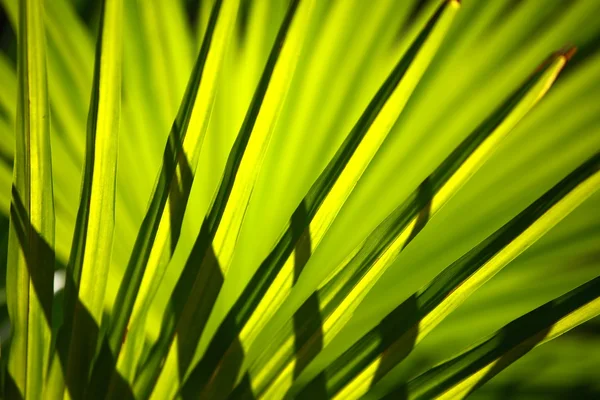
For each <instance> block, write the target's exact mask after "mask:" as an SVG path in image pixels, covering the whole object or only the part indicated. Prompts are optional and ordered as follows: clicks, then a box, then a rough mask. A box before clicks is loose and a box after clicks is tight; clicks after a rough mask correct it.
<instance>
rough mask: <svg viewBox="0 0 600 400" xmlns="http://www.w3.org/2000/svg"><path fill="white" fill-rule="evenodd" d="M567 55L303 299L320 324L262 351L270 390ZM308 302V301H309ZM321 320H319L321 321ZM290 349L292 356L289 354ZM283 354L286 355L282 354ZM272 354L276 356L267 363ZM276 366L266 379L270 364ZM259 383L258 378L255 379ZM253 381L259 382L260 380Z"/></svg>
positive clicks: (334, 326) (337, 324) (350, 307)
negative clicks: (312, 307) (311, 305)
mask: <svg viewBox="0 0 600 400" xmlns="http://www.w3.org/2000/svg"><path fill="white" fill-rule="evenodd" d="M565 61H566V56H564V55H560V56H554V57H552V58H551V59H550V60H549V61H548V62H546V63H545V65H543V66H542V67H541V68H540V69H539V70H538V71H537V72H536V73H535V74H533V75H532V76H531V77H530V79H528V80H527V81H526V82H525V83H524V84H523V85H522V86H521V88H519V89H518V90H517V91H516V92H515V93H514V94H513V95H512V96H511V97H510V98H508V99H507V100H506V101H505V102H504V104H502V105H501V106H500V107H499V108H498V110H497V111H496V112H495V113H494V114H492V115H491V116H490V117H489V118H488V119H487V120H486V121H484V122H483V123H482V125H481V126H480V127H479V128H478V129H476V130H475V131H474V132H473V133H472V134H471V135H470V136H469V137H467V139H465V140H464V141H463V143H462V144H460V145H459V146H458V147H457V148H456V149H455V150H454V151H453V152H452V153H451V154H450V155H449V156H448V158H447V159H446V160H445V161H444V162H443V163H442V164H441V165H440V166H439V167H438V168H437V169H436V170H435V171H434V172H433V173H432V174H431V175H430V176H429V177H428V178H427V179H425V181H424V182H423V183H422V184H421V186H420V187H419V188H418V189H417V190H416V191H415V192H414V193H413V194H412V195H411V196H409V199H407V200H406V201H405V202H404V203H403V204H402V205H400V206H399V207H398V208H397V209H396V210H394V212H393V213H392V214H391V215H390V216H389V217H388V218H387V219H386V220H385V221H384V222H383V223H382V224H381V225H380V226H379V227H378V228H376V230H375V231H374V232H373V233H372V235H371V236H370V237H369V238H367V239H366V241H365V242H363V243H362V244H361V245H360V246H359V247H358V248H357V249H356V250H355V251H354V252H352V253H351V254H350V255H349V256H348V257H347V259H346V260H345V261H344V262H343V263H342V265H340V266H338V268H337V269H336V271H334V274H333V277H331V278H330V279H329V280H328V282H327V283H326V284H324V285H322V286H321V287H320V289H319V290H318V291H317V292H316V293H315V295H314V296H316V299H318V300H317V301H318V312H313V315H306V314H305V313H304V314H303V309H306V307H307V306H306V303H305V305H303V308H300V309H299V310H298V312H297V314H296V317H297V318H302V321H303V323H305V324H307V323H308V322H307V320H311V319H312V320H314V321H313V324H316V325H315V326H318V329H316V330H314V331H310V330H309V331H308V332H305V338H304V340H303V342H302V343H298V339H297V338H296V339H294V337H293V336H291V335H288V337H287V338H286V339H285V341H281V342H279V341H275V342H274V346H273V347H272V350H271V349H269V350H267V351H265V352H264V356H263V360H264V361H259V363H258V367H257V371H260V375H259V377H260V379H262V380H265V376H267V378H266V380H267V381H269V380H271V388H270V390H271V391H272V392H277V391H281V390H282V389H281V386H280V382H282V381H285V380H289V377H288V376H289V375H290V374H291V371H292V370H297V368H298V367H297V366H296V367H293V365H294V364H296V363H300V364H304V365H305V364H306V363H307V360H308V359H310V358H311V357H310V356H309V355H310V354H316V352H318V351H319V347H325V346H327V345H328V344H329V343H330V342H331V341H332V339H333V338H334V337H335V336H336V335H337V333H338V332H339V331H340V330H341V329H342V328H343V327H344V326H345V325H346V323H347V322H348V321H349V320H350V318H351V317H352V315H353V313H354V310H355V309H356V307H358V305H359V304H360V302H361V301H362V299H363V298H364V297H365V295H366V294H367V293H368V291H369V290H370V288H371V287H373V285H374V284H375V283H376V282H377V280H378V279H379V277H380V276H381V275H382V274H383V272H385V270H386V269H387V267H388V266H389V265H391V263H392V262H393V261H394V260H395V259H396V258H397V256H398V254H399V253H400V252H401V251H402V249H403V248H405V247H406V246H407V245H408V244H409V243H410V241H411V240H412V239H413V238H414V237H415V236H416V235H417V234H418V233H419V231H420V230H421V229H423V227H424V226H425V224H426V223H427V221H428V220H429V219H430V218H432V217H433V216H434V215H435V214H436V213H437V212H438V210H439V209H440V208H441V207H443V205H444V204H445V203H446V202H447V201H448V200H449V199H450V198H451V197H452V196H453V195H454V194H455V193H456V192H457V191H458V190H459V189H460V188H461V187H462V185H463V184H464V183H465V182H466V181H467V180H468V179H469V178H470V177H471V176H472V175H473V173H474V172H475V171H476V170H477V169H478V168H479V166H481V164H482V163H483V162H484V161H485V160H486V159H487V158H488V157H489V155H490V154H491V153H492V152H493V151H494V150H495V148H496V147H497V146H498V144H499V143H500V141H501V140H502V139H503V138H504V137H505V136H506V135H507V134H508V133H509V132H510V131H511V130H512V128H513V127H514V126H515V125H516V124H517V123H518V122H519V121H520V120H521V119H522V118H523V116H524V115H526V114H527V112H528V111H529V110H530V109H531V108H532V107H533V106H534V105H535V104H536V103H537V101H538V100H539V99H540V97H541V96H543V95H544V94H545V93H546V91H547V90H548V88H549V87H550V85H551V84H552V83H553V82H554V80H555V79H556V76H557V74H558V72H559V71H560V70H561V69H562V67H563V66H564V64H565ZM308 301H310V300H308ZM321 321H322V322H321ZM294 350H295V352H296V356H295V357H294V356H293V353H294ZM286 353H287V354H286ZM273 356H276V357H277V358H278V359H280V360H281V361H279V362H278V363H275V364H274V363H273V362H272V361H270V362H267V361H266V360H268V359H269V358H271V357H273ZM265 365H269V366H270V367H271V366H272V369H273V370H274V371H277V372H276V374H277V375H275V377H273V376H272V377H270V378H268V375H265V374H266V373H268V372H269V371H268V369H266V368H264V366H265ZM255 379H256V380H257V382H260V380H259V379H258V378H255ZM257 385H258V386H259V387H260V385H261V384H258V383H257Z"/></svg>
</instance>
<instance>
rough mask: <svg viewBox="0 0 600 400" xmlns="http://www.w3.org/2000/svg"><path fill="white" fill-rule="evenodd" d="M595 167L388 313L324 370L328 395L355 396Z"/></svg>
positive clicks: (595, 175) (571, 205) (597, 178)
mask: <svg viewBox="0 0 600 400" xmlns="http://www.w3.org/2000/svg"><path fill="white" fill-rule="evenodd" d="M599 167H600V155H596V156H594V157H592V158H591V159H590V160H588V161H587V162H586V163H584V164H583V165H582V166H581V167H579V168H578V169H576V170H575V171H573V172H572V173H571V174H569V175H568V176H567V177H566V178H564V179H563V180H562V181H561V182H559V183H558V184H557V185H555V186H554V187H553V188H552V189H550V190H549V191H548V192H546V194H544V196H542V197H541V198H539V199H538V200H537V201H536V202H534V203H533V204H532V205H530V206H529V207H528V208H527V209H525V210H523V211H522V212H521V213H520V214H519V215H517V216H516V217H515V218H513V219H512V220H511V221H509V222H508V223H507V224H505V225H504V226H503V227H502V228H500V229H499V230H498V231H496V232H495V233H494V234H492V235H491V236H489V237H488V238H487V239H486V240H485V241H483V242H482V243H480V244H479V245H478V246H476V247H475V248H474V249H472V250H471V251H469V252H468V253H467V254H465V255H464V256H463V257H461V258H460V259H459V260H457V261H456V262H454V263H453V264H452V265H450V266H449V267H448V268H446V269H445V270H444V271H443V272H441V273H440V274H439V275H438V276H437V277H436V278H434V280H433V281H432V282H431V283H430V284H429V285H428V286H427V287H426V288H424V289H422V290H421V291H419V292H418V293H416V294H415V295H413V296H411V297H410V298H409V299H407V300H406V301H405V302H403V303H402V304H401V305H399V306H398V307H397V308H396V309H395V310H394V311H392V312H391V313H390V314H388V316H387V317H386V318H385V319H384V320H383V321H382V322H381V323H380V324H379V325H378V326H377V327H376V328H374V329H373V330H371V331H370V332H369V333H367V334H366V335H365V336H363V337H362V338H361V339H360V340H359V341H358V342H357V343H356V344H354V345H353V346H352V347H351V348H350V349H348V350H347V351H346V352H345V353H344V355H342V356H341V357H340V358H339V359H338V360H336V361H335V362H334V363H333V364H332V365H331V366H329V367H328V368H327V369H326V370H325V371H324V375H325V376H326V377H327V379H328V387H327V392H328V393H329V395H333V394H336V393H337V394H336V396H337V398H340V399H341V398H347V397H348V396H351V397H356V396H360V395H362V394H364V393H365V392H366V391H367V390H368V389H369V387H370V386H372V385H373V384H375V383H376V382H377V381H379V380H380V379H382V378H383V376H384V375H385V374H386V373H388V372H389V371H390V370H391V369H392V368H393V367H394V366H395V365H397V364H398V363H399V362H401V361H402V360H403V359H404V358H405V357H406V356H407V355H408V354H409V353H410V351H411V350H412V348H413V347H414V346H415V345H417V344H418V343H419V342H420V341H421V340H422V339H423V337H425V336H426V335H427V334H428V333H429V332H431V330H432V329H433V328H435V326H437V325H438V324H439V323H440V322H441V320H443V319H444V318H445V317H446V316H447V315H448V314H450V313H451V312H452V311H454V310H455V309H456V308H457V307H459V306H460V304H462V302H464V300H465V299H466V298H467V297H468V296H470V295H471V294H472V293H473V292H474V291H475V290H477V289H478V288H479V287H481V285H483V284H484V283H485V282H486V281H487V280H489V279H491V278H492V277H493V276H494V275H495V274H496V273H497V272H498V271H500V270H501V269H502V268H503V267H504V266H505V265H507V264H508V263H509V262H510V261H512V260H513V259H514V258H515V257H517V256H518V255H519V254H520V253H521V252H523V251H524V250H525V249H527V248H528V247H529V246H531V245H532V244H533V243H534V242H535V241H536V240H538V239H539V238H540V237H541V236H543V235H544V234H545V233H546V232H548V231H549V230H550V229H551V228H552V227H553V226H555V225H556V224H557V223H558V222H559V221H560V220H562V219H563V218H564V217H565V216H566V215H568V214H569V213H570V212H571V211H572V210H573V209H575V208H576V207H577V206H578V205H579V204H581V202H583V201H584V200H585V199H586V198H588V197H589V196H590V195H591V194H592V193H594V192H595V191H596V190H598V189H599V188H600V185H599V183H600V173H599V172H598V169H599ZM315 381H316V380H315ZM312 387H314V386H311V385H310V384H309V385H308V386H307V387H306V389H305V390H307V391H310V390H311V388H312ZM338 391H339V392H338Z"/></svg>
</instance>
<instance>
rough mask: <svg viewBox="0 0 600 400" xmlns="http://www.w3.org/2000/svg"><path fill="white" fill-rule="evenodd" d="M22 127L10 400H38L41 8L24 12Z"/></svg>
mask: <svg viewBox="0 0 600 400" xmlns="http://www.w3.org/2000/svg"><path fill="white" fill-rule="evenodd" d="M18 15H19V30H18V46H17V47H18V49H17V70H18V71H17V80H18V92H17V93H18V94H17V97H18V99H17V120H16V135H15V136H16V151H15V160H14V170H13V171H14V183H13V190H12V203H11V211H10V213H11V218H10V220H11V222H10V236H9V242H10V244H9V261H8V270H7V290H8V292H7V303H8V309H9V315H10V319H11V322H12V340H11V347H10V354H9V360H8V382H7V384H6V385H7V387H6V395H7V397H9V398H25V399H40V398H41V394H42V392H43V378H44V374H45V371H46V364H47V361H48V357H49V353H50V323H51V310H52V274H53V271H54V250H53V247H54V196H53V191H52V188H53V186H52V163H51V149H50V115H49V107H48V85H47V75H46V74H47V72H46V43H45V35H44V23H43V16H44V11H43V7H42V2H41V0H32V1H22V2H20V4H19V12H18Z"/></svg>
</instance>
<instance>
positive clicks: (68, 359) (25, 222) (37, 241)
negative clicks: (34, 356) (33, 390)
mask: <svg viewBox="0 0 600 400" xmlns="http://www.w3.org/2000/svg"><path fill="white" fill-rule="evenodd" d="M11 217H12V218H13V221H15V224H14V227H15V229H16V233H17V237H18V238H19V241H20V243H21V246H25V245H35V248H36V249H38V252H37V253H36V254H35V259H36V260H43V261H44V263H45V268H43V269H40V268H38V267H34V266H35V262H36V260H33V259H32V258H31V257H30V256H29V255H28V253H29V252H24V253H25V258H26V263H27V267H28V268H29V271H30V277H31V281H32V283H33V287H34V290H35V292H36V295H37V296H38V298H39V299H40V301H41V302H42V305H43V309H44V317H45V318H46V319H47V322H48V324H49V326H52V322H51V321H52V320H51V317H52V312H51V307H52V306H53V304H52V299H53V287H52V286H53V280H54V279H53V276H54V259H55V253H54V250H53V249H52V248H51V247H50V246H49V245H48V243H47V242H46V241H45V240H44V238H43V237H42V236H41V235H40V234H39V232H37V231H36V230H35V229H34V228H33V227H32V226H31V222H30V220H29V217H28V215H27V212H26V210H25V207H24V205H23V203H22V201H21V199H20V196H19V194H18V192H17V191H16V189H15V188H13V206H12V207H11ZM66 279H67V285H70V286H71V287H72V286H73V285H74V282H73V277H72V275H71V274H70V271H67V274H66ZM63 300H64V301H65V303H63V304H62V307H67V306H68V304H67V303H66V299H63ZM73 307H74V309H73V310H72V312H71V314H72V315H73V314H74V319H73V321H72V325H71V324H70V323H69V322H68V321H67V325H65V328H68V329H66V330H65V329H62V330H61V331H60V332H59V333H58V337H57V339H56V340H57V347H56V348H55V349H53V350H52V351H53V352H54V351H58V356H59V360H60V364H61V367H62V370H63V371H76V372H77V373H76V374H69V373H66V376H65V384H66V387H67V390H68V391H69V394H70V395H71V397H72V398H73V399H75V400H79V399H84V398H85V399H88V398H95V396H93V395H92V394H93V393H91V392H90V390H89V388H88V382H87V380H85V379H80V378H81V377H80V372H81V371H82V370H89V369H90V368H91V364H92V361H93V358H94V356H95V354H96V350H97V342H98V337H99V328H98V325H97V324H96V322H95V321H94V319H93V318H92V316H91V314H90V313H89V311H88V310H87V308H86V307H85V306H84V305H83V304H82V303H81V301H80V300H79V299H78V298H76V300H75V304H74V305H73ZM64 311H65V310H64V309H63V312H64ZM72 330H75V331H77V332H78V333H79V334H78V335H75V336H71V332H72ZM67 331H68V334H67ZM69 364H70V365H71V368H70V369H69V368H68V367H69ZM120 384H121V385H123V386H124V389H123V393H125V395H126V394H127V393H131V389H128V388H127V383H126V382H125V381H124V380H123V379H122V378H121V381H120ZM12 386H14V382H13V381H12V379H11V378H10V376H9V377H7V386H6V389H7V390H8V392H7V398H9V399H10V398H19V397H18V395H17V394H15V393H14V389H15V388H13V387H12ZM86 391H87V392H86ZM102 398H103V396H102ZM121 398H123V399H128V398H133V395H131V396H130V397H126V396H125V397H121Z"/></svg>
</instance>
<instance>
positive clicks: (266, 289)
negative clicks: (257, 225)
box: [184, 2, 457, 393]
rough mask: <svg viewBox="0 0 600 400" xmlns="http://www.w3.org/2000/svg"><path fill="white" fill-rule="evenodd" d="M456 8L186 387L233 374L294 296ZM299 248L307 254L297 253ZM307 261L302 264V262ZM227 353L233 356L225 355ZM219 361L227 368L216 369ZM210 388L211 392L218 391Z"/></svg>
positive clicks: (409, 56) (300, 211)
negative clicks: (312, 253)
mask: <svg viewBox="0 0 600 400" xmlns="http://www.w3.org/2000/svg"><path fill="white" fill-rule="evenodd" d="M456 9H457V4H456V3H455V2H448V3H446V4H444V5H442V6H440V7H439V8H438V9H437V11H436V13H435V14H434V15H433V16H432V18H431V19H430V21H429V23H428V24H427V25H426V27H425V28H424V29H423V31H422V33H421V35H420V36H419V37H418V38H417V39H416V40H415V42H414V44H413V46H412V47H411V48H410V49H409V50H408V51H407V53H406V55H405V56H404V57H403V58H402V59H401V60H400V61H399V63H398V64H397V66H396V68H395V69H394V70H393V72H392V73H391V75H390V76H389V78H388V79H387V81H386V82H385V83H384V85H383V86H382V87H381V89H380V90H379V92H378V93H377V94H376V96H375V98H374V99H373V100H372V102H371V104H370V105H369V107H368V108H367V110H366V111H365V112H364V113H363V115H362V117H361V118H360V120H359V121H358V122H357V124H356V126H355V127H354V129H353V130H352V132H351V133H350V134H349V136H348V138H347V139H346V141H345V142H344V143H343V144H342V147H341V148H340V149H339V150H338V152H337V153H336V155H335V156H334V158H333V159H332V161H330V163H329V166H328V167H327V168H326V169H325V171H324V172H323V173H322V174H321V176H320V178H319V179H318V180H317V181H316V182H315V184H314V185H313V187H312V188H311V190H310V192H309V193H308V195H307V196H306V197H305V199H304V201H303V202H302V203H301V204H300V206H299V207H298V208H297V210H296V212H295V213H294V216H293V217H292V223H291V225H290V227H289V228H288V229H287V231H286V232H285V233H284V234H283V236H282V239H280V241H279V242H278V244H277V245H276V246H275V248H274V249H273V251H272V252H271V254H270V255H269V256H268V257H267V258H266V259H265V261H264V262H263V263H262V265H261V266H260V267H259V269H258V271H257V272H256V274H255V276H254V277H253V279H252V281H251V282H250V283H249V285H248V287H247V289H246V291H245V292H244V293H243V294H242V296H241V297H240V299H239V300H238V301H237V303H236V304H235V305H234V308H233V310H232V311H231V312H230V313H229V315H228V316H227V317H226V319H225V321H224V322H223V323H222V324H221V327H220V328H219V330H218V331H217V333H216V334H215V336H214V339H213V342H212V343H211V344H210V345H209V348H208V350H207V353H206V354H205V355H204V358H203V359H202V361H201V362H200V363H199V364H198V365H197V366H196V367H195V370H194V372H191V376H190V377H189V378H187V379H188V380H187V382H190V383H189V384H188V386H184V391H185V390H186V387H192V386H194V387H195V388H197V387H199V386H200V385H199V382H200V383H201V384H202V383H203V382H206V381H207V380H208V378H209V376H210V375H209V374H211V373H213V371H215V372H214V374H215V376H216V377H217V378H216V379H230V378H229V376H230V375H231V374H232V372H231V371H230V370H228V368H231V367H227V365H228V363H229V364H239V361H235V359H236V358H238V357H239V354H240V350H241V349H237V350H235V349H236V347H239V346H240V345H241V346H242V347H243V348H245V349H247V348H248V347H249V346H250V345H251V344H252V341H253V339H254V337H255V335H256V334H257V333H258V332H259V331H260V329H261V328H262V326H264V324H265V323H266V322H268V320H269V318H270V316H272V315H273V313H274V312H275V311H276V310H277V308H278V307H279V306H280V305H281V304H282V302H283V301H284V300H285V298H286V296H287V294H289V291H290V289H291V283H292V280H293V279H294V276H297V275H298V274H299V272H300V271H301V269H302V267H303V264H304V263H306V261H307V258H308V257H307V256H308V255H309V254H310V251H311V248H312V247H314V246H317V245H318V243H319V242H320V240H321V239H322V238H323V236H324V235H325V233H326V231H327V229H328V226H329V225H330V224H331V222H332V221H333V219H334V218H335V216H336V215H337V213H338V212H339V210H340V208H341V207H342V206H343V204H344V202H345V201H346V199H347V198H348V196H349V194H350V192H351V191H352V190H353V188H354V186H355V184H356V182H357V181H358V179H359V178H360V176H361V175H362V173H363V172H364V170H365V168H366V167H367V165H368V163H369V162H370V161H371V159H372V158H373V156H374V154H375V153H376V151H377V150H378V148H379V146H380V145H381V143H382V142H383V140H384V139H385V137H386V135H387V133H388V132H389V130H390V129H391V126H392V125H393V123H394V122H395V120H396V119H397V118H398V115H399V114H400V113H401V111H402V109H403V108H404V106H405V104H406V102H407V101H408V98H409V97H410V94H411V93H412V91H413V90H414V88H415V86H416V84H417V82H418V81H419V78H420V76H421V75H422V74H423V73H424V71H425V69H426V68H427V65H428V64H429V62H430V60H431V58H432V57H433V55H434V54H435V50H436V49H437V47H438V46H439V44H440V42H441V41H442V39H443V36H444V33H445V31H446V30H447V29H448V26H449V25H450V22H451V20H452V17H453V15H454V13H455V12H456ZM307 246H308V249H306V247H307ZM299 251H300V252H302V253H304V254H303V255H298V254H295V253H297V252H299ZM307 251H308V253H306V252H307ZM298 257H300V258H298ZM299 261H300V262H301V264H302V265H295V264H297V263H298V262H299ZM238 334H240V336H239V342H238V338H237V335H238ZM240 342H241V343H240ZM228 348H229V349H228ZM225 355H226V357H229V358H230V360H227V359H225V360H223V361H221V357H223V356H225ZM218 364H220V365H221V367H220V368H222V370H219V369H217V370H215V368H216V366H217V365H218ZM192 382H193V383H192ZM212 382H213V383H212V384H213V385H214V386H218V383H216V382H219V381H218V380H217V381H216V382H215V380H214V379H212ZM206 390H207V391H209V392H208V393H211V392H210V390H212V389H211V388H207V389H206Z"/></svg>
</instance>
